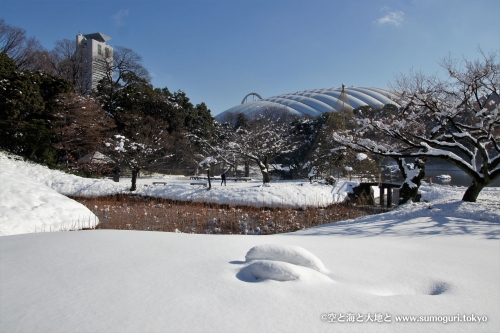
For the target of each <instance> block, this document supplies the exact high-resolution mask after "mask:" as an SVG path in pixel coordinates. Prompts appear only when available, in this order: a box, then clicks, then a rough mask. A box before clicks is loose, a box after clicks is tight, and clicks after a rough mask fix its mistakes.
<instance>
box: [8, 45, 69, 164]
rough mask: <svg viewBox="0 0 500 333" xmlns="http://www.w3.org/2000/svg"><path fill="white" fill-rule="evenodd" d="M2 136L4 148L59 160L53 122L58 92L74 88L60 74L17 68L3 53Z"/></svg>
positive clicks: (24, 154) (45, 160)
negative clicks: (53, 136) (53, 141)
mask: <svg viewBox="0 0 500 333" xmlns="http://www.w3.org/2000/svg"><path fill="white" fill-rule="evenodd" d="M0 63H1V64H2V67H1V68H0V73H2V74H1V76H0V137H1V142H2V143H1V144H2V147H3V148H4V149H7V150H9V151H12V152H14V153H17V154H20V155H23V156H26V157H28V158H30V159H35V160H38V161H41V162H46V163H55V162H56V153H55V150H54V148H53V145H52V121H53V120H54V115H55V113H56V111H57V109H58V107H59V106H60V103H59V102H60V101H59V99H58V95H59V94H61V93H67V92H70V91H71V90H72V87H71V84H70V83H69V82H68V81H66V80H65V79H62V78H60V77H55V76H52V75H48V74H43V73H41V72H31V71H23V72H21V71H18V70H17V69H13V66H12V62H11V61H9V59H8V57H7V56H6V55H5V53H3V52H2V53H0Z"/></svg>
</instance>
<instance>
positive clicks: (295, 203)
mask: <svg viewBox="0 0 500 333" xmlns="http://www.w3.org/2000/svg"><path fill="white" fill-rule="evenodd" d="M0 177H1V178H0V179H1V182H2V184H4V186H3V187H0V196H1V197H2V198H5V199H2V202H1V203H0V207H1V209H0V236H1V235H14V234H19V233H28V232H37V231H50V230H69V229H75V228H76V229H78V228H82V227H91V226H93V225H95V224H96V223H97V222H98V219H97V217H96V216H95V215H94V214H92V213H91V212H90V211H89V210H88V209H86V208H85V207H83V206H82V205H80V204H78V203H76V202H75V201H73V200H70V199H68V198H66V197H65V196H64V195H66V196H83V197H95V196H105V195H112V194H117V193H130V192H129V191H128V189H129V188H130V179H122V180H121V182H119V183H115V182H113V181H111V180H109V179H89V178H82V177H78V176H75V175H70V174H67V173H64V172H62V171H58V170H51V169H49V168H47V167H45V166H41V165H38V164H34V163H30V162H25V161H23V160H22V159H20V158H19V157H15V156H13V155H7V154H5V153H0ZM155 181H161V182H167V185H165V186H163V185H160V186H154V185H153V182H155ZM191 182H192V181H190V180H189V179H176V178H173V177H165V178H160V179H151V178H148V179H141V178H139V179H138V190H137V191H135V192H133V193H134V194H137V195H144V196H152V197H158V198H164V199H171V200H181V201H193V202H208V203H218V204H228V205H248V206H257V207H290V208H304V207H324V206H328V205H330V204H333V203H336V202H342V201H344V200H345V199H346V198H347V195H348V193H349V192H351V191H352V187H353V186H355V185H356V184H357V183H355V182H339V184H337V186H335V187H332V186H328V185H324V184H318V183H314V184H309V182H305V181H301V182H278V183H273V185H272V186H270V187H264V186H261V183H260V182H258V181H256V182H248V183H245V182H243V183H242V182H238V183H236V182H234V181H228V183H227V186H221V185H220V182H218V181H217V180H214V181H213V182H212V189H211V190H210V191H207V188H205V187H202V186H193V185H190V183H191ZM37 187H40V188H44V189H45V190H44V192H43V193H42V192H40V193H39V194H40V195H41V197H39V198H38V197H36V196H37V195H38V194H37V192H36V191H34V190H33V189H35V188H37ZM51 189H52V190H53V193H51V194H50V195H48V194H47V193H48V192H50V191H51ZM26 194H28V195H26ZM49 197H51V198H52V197H53V198H54V199H51V200H48V198H49ZM28 198H29V200H28ZM56 198H58V199H56ZM30 202H33V204H30ZM37 202H40V204H37ZM42 211H43V213H42ZM54 211H59V212H61V214H59V217H60V218H57V217H53V216H52V215H51V214H52V213H53V212H54ZM13 216H18V217H19V218H17V219H16V218H13ZM21 217H22V218H21Z"/></svg>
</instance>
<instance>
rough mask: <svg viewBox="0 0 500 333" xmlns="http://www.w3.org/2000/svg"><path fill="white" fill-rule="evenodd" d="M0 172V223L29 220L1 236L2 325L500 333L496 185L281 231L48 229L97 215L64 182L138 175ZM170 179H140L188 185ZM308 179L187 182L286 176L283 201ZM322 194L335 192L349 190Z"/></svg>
mask: <svg viewBox="0 0 500 333" xmlns="http://www.w3.org/2000/svg"><path fill="white" fill-rule="evenodd" d="M0 177H1V178H0V182H1V184H2V186H1V187H0V188H1V190H0V227H1V229H0V230H2V232H5V231H6V230H7V231H9V232H10V233H14V232H11V231H13V230H16V232H15V233H21V232H30V233H27V234H20V235H11V236H4V237H0V331H1V332H221V331H222V332H326V331H335V332H429V331H433V332H498V331H500V311H499V310H500V286H499V283H498V281H500V241H499V239H500V188H486V189H484V190H483V192H482V194H481V195H480V198H479V201H478V202H477V203H466V202H461V201H460V200H459V199H460V197H461V195H462V194H463V191H464V190H465V188H461V187H449V186H438V185H434V186H429V185H424V186H422V188H421V189H422V194H423V197H424V199H425V200H427V201H428V202H423V203H412V204H407V205H404V206H401V207H398V208H397V209H395V210H393V211H391V212H389V213H385V214H380V215H374V216H367V217H364V218H360V219H356V220H349V221H344V222H338V223H332V224H328V225H324V226H320V227H316V228H311V229H306V230H302V231H299V232H294V233H289V234H280V235H269V236H244V235H195V234H179V233H164V232H146V231H117V230H85V231H68V232H44V233H33V231H30V230H22V225H23V223H24V222H25V221H29V223H34V224H35V225H37V224H36V223H41V224H38V225H37V226H39V227H40V228H42V226H45V228H42V229H45V230H46V231H49V229H48V228H47V226H52V227H53V228H54V229H57V228H60V227H61V224H63V223H64V221H66V220H67V221H68V222H66V223H68V224H71V223H74V221H75V220H76V221H80V220H81V221H89V219H90V216H91V215H88V216H89V217H83V216H85V215H86V214H91V213H90V211H86V210H85V209H86V208H85V207H83V206H81V205H79V204H78V203H75V202H74V201H72V200H70V199H67V198H66V197H64V196H63V195H61V194H60V193H62V194H73V195H74V194H79V195H93V194H96V195H102V194H104V193H108V194H110V193H116V192H117V191H123V190H126V189H127V188H128V186H129V183H128V182H127V183H121V182H120V183H118V184H117V183H113V182H111V181H103V180H88V179H82V178H79V177H75V176H70V175H64V174H61V173H59V172H55V171H50V170H48V169H46V168H43V167H39V166H33V165H32V166H29V164H27V163H24V162H20V161H14V160H13V159H8V158H7V157H6V155H4V154H0ZM167 182H168V183H169V184H168V185H167V186H165V187H163V186H157V187H146V186H141V190H140V191H144V193H149V192H147V191H150V192H151V193H152V194H158V193H167V192H169V191H170V192H174V191H179V192H180V191H188V189H189V185H182V182H183V181H181V180H178V181H174V180H167ZM176 182H178V184H177V185H176ZM184 182H186V181H184ZM187 182H189V181H187ZM303 183H304V184H303V185H299V183H297V182H290V183H283V184H282V183H279V184H273V186H272V187H270V188H262V187H259V186H258V184H257V183H253V184H252V183H250V184H239V183H238V184H234V183H229V182H228V186H227V188H223V189H221V188H220V184H216V185H214V189H213V190H212V191H206V190H204V189H202V188H199V189H191V190H192V191H194V192H192V193H198V192H197V191H203V193H207V192H209V193H211V194H210V198H211V200H217V198H219V197H220V198H223V199H221V200H230V199H231V198H238V197H239V196H240V195H237V194H231V191H233V192H237V191H236V190H239V191H241V192H242V194H241V196H249V197H253V196H256V195H257V194H252V193H254V192H252V191H255V193H258V191H261V192H264V193H267V192H265V191H268V190H269V191H270V189H273V188H275V187H279V191H277V192H283V193H282V194H281V195H282V198H283V199H280V200H283V201H282V202H279V201H276V203H280V204H284V205H287V204H290V203H289V202H287V201H286V199H287V195H290V196H291V194H290V193H293V192H290V193H288V191H294V192H295V193H297V194H300V193H303V192H301V191H310V192H307V193H306V194H305V197H306V198H305V199H304V200H303V202H302V203H301V204H302V205H304V202H306V201H305V200H308V198H307V197H308V196H310V195H313V193H315V192H317V193H324V192H322V191H324V190H323V187H324V188H325V189H326V188H328V187H326V186H322V185H318V184H315V185H310V184H307V183H306V182H303ZM342 185H343V186H347V185H348V184H345V183H343V184H342ZM182 186H184V187H186V188H188V189H184V190H181V189H178V190H175V188H176V187H179V188H180V187H182ZM246 188H247V189H248V190H245V189H246ZM254 188H255V189H254ZM332 190H333V192H332ZM179 192H177V193H179ZM226 192H227V193H226ZM325 192H326V193H329V195H330V197H332V199H328V200H340V198H341V196H342V193H344V192H345V191H342V190H340V189H339V188H337V189H332V187H329V190H328V191H325ZM201 193H202V192H200V194H199V196H200V197H199V199H196V200H201V198H202V197H201ZM212 193H213V194H212ZM249 193H250V194H249ZM217 194H219V195H217ZM265 195H268V194H265ZM334 195H339V197H338V198H337V199H335V198H333V197H334ZM317 196H318V197H321V194H320V195H317ZM323 196H325V195H323ZM269 197H271V196H270V195H269ZM185 198H189V197H188V196H186V197H185ZM191 199H194V198H193V194H191ZM260 200H262V201H265V200H267V198H266V197H261V198H259V199H258V200H257V201H256V202H257V203H258V202H259V201H260ZM293 200H295V199H293ZM325 200H326V199H325ZM291 201H292V200H291ZM292 202H293V201H292ZM37 219H38V220H37ZM70 220H71V221H70ZM40 221H41V222H40ZM51 221H55V222H54V224H52V222H51ZM13 225H14V226H15V227H13ZM52 227H51V228H52ZM61 229H64V228H61ZM68 229H70V228H68ZM19 230H21V231H19ZM9 232H7V233H4V234H9ZM402 316H415V317H414V318H412V317H402ZM421 316H422V317H421ZM405 318H406V320H407V321H408V320H410V321H411V320H416V321H417V322H403V321H404V320H405ZM401 320H403V321H401ZM418 321H420V322H418ZM425 321H434V322H425ZM445 322H446V323H445Z"/></svg>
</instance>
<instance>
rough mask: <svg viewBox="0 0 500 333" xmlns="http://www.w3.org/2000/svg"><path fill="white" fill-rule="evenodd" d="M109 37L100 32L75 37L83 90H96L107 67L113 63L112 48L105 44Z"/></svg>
mask: <svg viewBox="0 0 500 333" xmlns="http://www.w3.org/2000/svg"><path fill="white" fill-rule="evenodd" d="M110 39H111V37H109V36H106V35H105V34H102V33H100V32H96V33H93V34H87V35H83V34H81V33H79V34H78V35H76V48H77V50H76V51H77V52H79V53H80V55H81V58H82V62H83V81H84V85H85V90H86V91H88V92H90V91H92V90H93V89H96V88H97V84H98V83H99V81H100V80H101V79H102V78H104V77H105V76H106V71H107V70H108V69H109V67H110V66H109V65H110V64H112V62H113V48H112V47H111V46H110V45H107V44H106V42H107V41H108V40H110Z"/></svg>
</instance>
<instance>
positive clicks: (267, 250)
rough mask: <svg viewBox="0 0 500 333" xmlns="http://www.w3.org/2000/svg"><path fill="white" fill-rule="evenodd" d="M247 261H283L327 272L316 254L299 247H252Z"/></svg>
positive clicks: (246, 257) (270, 245) (276, 245)
mask: <svg viewBox="0 0 500 333" xmlns="http://www.w3.org/2000/svg"><path fill="white" fill-rule="evenodd" d="M245 259H246V260H247V261H251V260H274V261H283V262H286V263H290V264H293V265H298V266H304V267H307V268H310V269H314V270H316V271H318V272H326V268H325V266H324V265H323V263H322V262H321V260H319V259H318V257H316V256H315V255H314V254H312V253H311V252H309V251H307V250H306V249H304V248H301V247H299V246H291V245H288V246H285V245H278V244H265V245H259V246H254V247H252V248H251V249H250V250H249V251H248V252H247V254H246V256H245Z"/></svg>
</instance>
